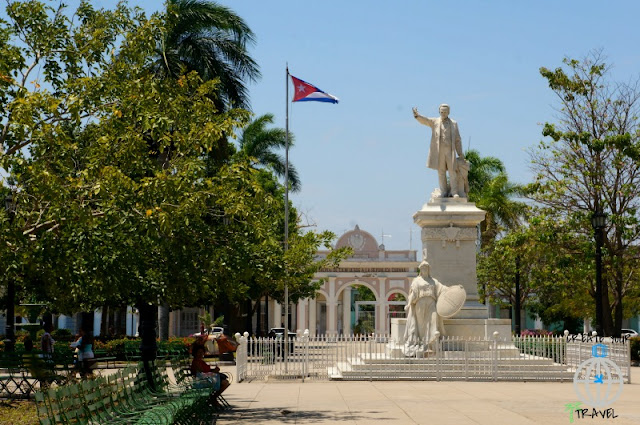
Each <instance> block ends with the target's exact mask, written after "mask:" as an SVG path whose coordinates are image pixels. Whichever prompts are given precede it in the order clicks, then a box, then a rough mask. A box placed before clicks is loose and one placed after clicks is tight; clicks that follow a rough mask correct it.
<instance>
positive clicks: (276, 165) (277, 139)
mask: <svg viewBox="0 0 640 425" xmlns="http://www.w3.org/2000/svg"><path fill="white" fill-rule="evenodd" d="M267 124H273V114H264V115H262V116H259V117H258V118H256V119H254V120H253V121H251V122H250V123H249V124H248V125H247V126H246V127H245V128H244V130H243V131H242V134H241V135H240V136H239V138H238V145H239V153H242V154H244V155H246V156H248V157H250V158H253V159H255V161H256V162H257V164H258V165H259V166H263V167H266V168H269V169H270V170H271V171H273V173H274V174H275V175H276V176H278V177H283V176H284V171H285V170H284V169H285V164H284V158H283V157H282V155H279V154H277V153H275V152H274V149H280V148H284V147H285V143H286V140H285V137H286V132H285V130H284V129H282V128H266V126H267ZM291 146H293V135H292V134H291V133H289V147H291ZM289 184H291V190H292V191H294V192H297V191H299V190H300V186H301V185H300V178H299V177H298V172H297V171H296V169H295V168H294V167H293V165H291V164H289Z"/></svg>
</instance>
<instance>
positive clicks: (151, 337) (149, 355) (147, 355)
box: [137, 301, 158, 389]
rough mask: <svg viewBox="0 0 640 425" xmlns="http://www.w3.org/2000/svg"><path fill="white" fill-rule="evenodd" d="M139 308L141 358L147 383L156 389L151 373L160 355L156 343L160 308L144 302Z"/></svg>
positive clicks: (139, 304)
mask: <svg viewBox="0 0 640 425" xmlns="http://www.w3.org/2000/svg"><path fill="white" fill-rule="evenodd" d="M137 308H138V311H139V312H140V326H139V329H140V339H141V342H140V356H141V358H142V362H143V365H144V371H145V375H146V378H147V382H148V383H149V385H150V386H151V388H153V389H155V385H154V383H153V376H152V374H151V372H152V362H153V361H154V360H155V359H156V356H157V353H158V345H157V343H156V323H157V317H156V313H157V312H158V308H157V307H156V306H155V305H154V304H148V303H146V302H143V301H139V302H138V303H137Z"/></svg>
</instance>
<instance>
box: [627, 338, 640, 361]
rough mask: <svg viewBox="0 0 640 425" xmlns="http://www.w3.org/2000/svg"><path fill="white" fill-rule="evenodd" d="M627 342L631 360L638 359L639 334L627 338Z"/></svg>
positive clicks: (639, 354)
mask: <svg viewBox="0 0 640 425" xmlns="http://www.w3.org/2000/svg"><path fill="white" fill-rule="evenodd" d="M629 343H630V344H631V360H633V361H636V362H638V361H640V336H634V337H633V338H629Z"/></svg>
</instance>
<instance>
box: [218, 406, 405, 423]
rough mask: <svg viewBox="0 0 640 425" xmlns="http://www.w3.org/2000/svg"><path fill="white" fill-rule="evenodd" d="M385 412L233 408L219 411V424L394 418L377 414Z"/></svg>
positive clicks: (380, 419)
mask: <svg viewBox="0 0 640 425" xmlns="http://www.w3.org/2000/svg"><path fill="white" fill-rule="evenodd" d="M384 413H386V412H381V411H367V412H360V413H359V412H357V411H352V412H335V411H328V412H327V411H325V412H323V411H319V410H288V409H282V408H255V409H252V408H245V409H243V408H237V407H235V408H233V409H231V410H228V411H224V412H221V413H220V416H219V417H218V422H217V423H219V424H233V423H248V422H249V421H250V422H251V423H260V422H272V421H277V422H284V423H288V422H290V423H326V422H331V421H350V422H352V421H359V420H360V421H361V420H363V419H367V420H370V421H373V420H375V421H389V420H393V419H395V418H391V417H384V416H378V415H381V414H384Z"/></svg>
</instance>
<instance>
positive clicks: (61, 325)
mask: <svg viewBox="0 0 640 425" xmlns="http://www.w3.org/2000/svg"><path fill="white" fill-rule="evenodd" d="M66 328H67V316H65V315H64V314H61V315H60V316H58V329H66Z"/></svg>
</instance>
